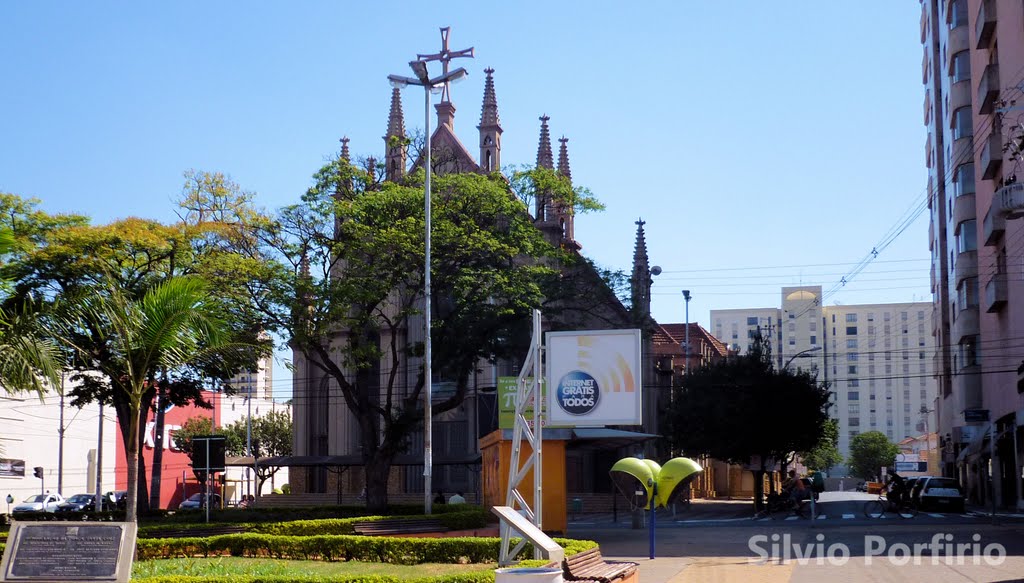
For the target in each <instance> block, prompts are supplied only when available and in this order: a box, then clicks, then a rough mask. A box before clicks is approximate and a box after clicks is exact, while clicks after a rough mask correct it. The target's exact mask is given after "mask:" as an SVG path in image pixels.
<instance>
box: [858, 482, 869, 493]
mask: <svg viewBox="0 0 1024 583" xmlns="http://www.w3.org/2000/svg"><path fill="white" fill-rule="evenodd" d="M855 489H856V490H857V491H858V492H867V491H868V484H867V482H858V483H857V487H856V488H855Z"/></svg>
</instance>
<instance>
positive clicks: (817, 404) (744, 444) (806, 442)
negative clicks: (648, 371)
mask: <svg viewBox="0 0 1024 583" xmlns="http://www.w3.org/2000/svg"><path fill="white" fill-rule="evenodd" d="M828 404H829V392H828V390H827V388H826V387H825V386H823V385H822V384H821V383H818V382H817V380H816V379H815V378H814V377H812V376H811V375H810V374H808V373H806V372H802V371H797V372H793V371H791V370H789V369H784V370H781V371H778V370H775V368H774V367H773V365H772V360H771V351H770V349H769V347H768V346H767V344H766V342H765V341H764V340H763V339H762V338H761V337H760V335H758V336H756V337H755V338H754V342H753V345H752V348H751V350H750V351H749V352H748V353H747V354H744V355H740V356H736V357H734V358H731V359H727V360H723V361H719V362H715V363H711V364H709V365H707V366H705V367H702V368H699V369H695V370H693V371H692V372H691V373H690V374H688V375H684V376H683V377H682V380H681V383H680V385H679V387H678V388H677V389H676V390H675V392H674V398H673V404H672V407H671V410H670V411H669V413H668V419H667V421H668V426H669V434H668V438H669V440H670V442H671V443H672V445H673V447H674V448H677V449H680V450H682V451H683V452H684V453H686V454H690V455H700V454H706V455H709V456H711V457H713V458H716V459H719V460H724V461H728V462H732V463H739V464H750V463H751V462H752V460H759V464H756V465H758V466H759V467H760V470H755V472H758V471H763V470H764V469H766V464H767V463H768V461H769V460H775V461H776V462H781V463H785V461H786V460H788V459H789V458H790V456H791V455H792V454H793V453H794V452H799V451H806V450H809V449H812V448H813V447H815V446H816V445H817V444H818V443H819V441H820V439H821V438H822V435H823V432H824V429H825V423H826V421H827V420H828V413H827V412H828ZM759 483H760V481H759V480H756V479H755V488H756V492H755V496H756V497H757V498H758V499H759V498H760V489H759V488H757V485H759Z"/></svg>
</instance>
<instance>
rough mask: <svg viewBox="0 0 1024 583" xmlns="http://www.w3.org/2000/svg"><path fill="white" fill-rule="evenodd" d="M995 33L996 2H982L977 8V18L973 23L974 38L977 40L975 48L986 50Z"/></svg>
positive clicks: (985, 0)
mask: <svg viewBox="0 0 1024 583" xmlns="http://www.w3.org/2000/svg"><path fill="white" fill-rule="evenodd" d="M995 33H996V1H995V0H982V1H981V6H979V7H978V18H977V20H976V21H975V23H974V36H975V37H976V38H977V39H978V45H977V47H976V48H979V49H985V48H988V46H989V44H990V41H991V40H992V35H994V34H995Z"/></svg>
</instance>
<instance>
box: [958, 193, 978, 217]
mask: <svg viewBox="0 0 1024 583" xmlns="http://www.w3.org/2000/svg"><path fill="white" fill-rule="evenodd" d="M976 218H977V213H976V212H975V206H974V193H971V194H961V195H960V196H958V197H956V200H954V201H953V224H954V225H959V224H960V223H962V222H964V221H970V220H972V219H976Z"/></svg>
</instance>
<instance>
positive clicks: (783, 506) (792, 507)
mask: <svg viewBox="0 0 1024 583" xmlns="http://www.w3.org/2000/svg"><path fill="white" fill-rule="evenodd" d="M808 502H809V500H800V501H795V500H793V499H792V498H790V497H789V496H788V495H785V494H769V495H768V500H767V501H766V502H765V505H764V508H762V509H761V510H759V511H758V512H756V513H755V514H754V517H753V519H754V520H760V519H763V518H771V519H772V520H783V519H785V518H788V517H789V515H790V514H793V515H795V516H797V517H799V518H810V517H811V506H810V504H809V503H808Z"/></svg>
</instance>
